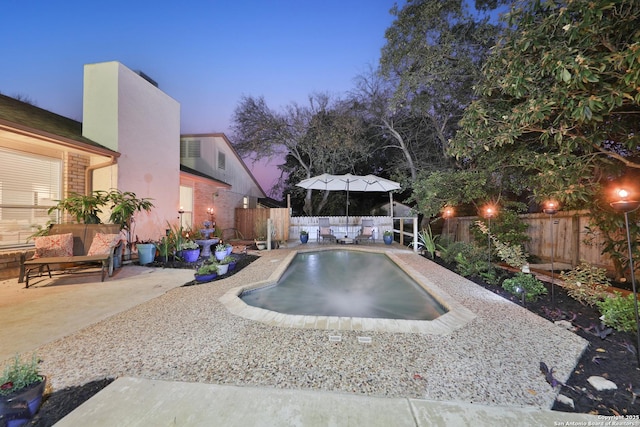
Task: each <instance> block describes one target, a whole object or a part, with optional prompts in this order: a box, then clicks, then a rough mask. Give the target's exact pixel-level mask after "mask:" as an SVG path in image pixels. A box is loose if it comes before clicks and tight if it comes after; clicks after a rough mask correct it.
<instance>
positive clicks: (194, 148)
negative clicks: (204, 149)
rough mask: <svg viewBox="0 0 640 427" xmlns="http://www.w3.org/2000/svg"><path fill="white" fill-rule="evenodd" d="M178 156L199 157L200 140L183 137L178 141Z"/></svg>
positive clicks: (184, 157)
mask: <svg viewBox="0 0 640 427" xmlns="http://www.w3.org/2000/svg"><path fill="white" fill-rule="evenodd" d="M180 157H181V158H183V159H186V158H192V159H193V158H199V157H200V140H199V139H185V140H182V141H180Z"/></svg>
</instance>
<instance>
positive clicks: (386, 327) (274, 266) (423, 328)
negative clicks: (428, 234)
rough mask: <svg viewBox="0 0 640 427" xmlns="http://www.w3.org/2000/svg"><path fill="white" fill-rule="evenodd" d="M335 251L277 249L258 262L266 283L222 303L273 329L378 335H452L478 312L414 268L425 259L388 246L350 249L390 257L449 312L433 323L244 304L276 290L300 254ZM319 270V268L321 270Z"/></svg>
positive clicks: (253, 285) (250, 285)
mask: <svg viewBox="0 0 640 427" xmlns="http://www.w3.org/2000/svg"><path fill="white" fill-rule="evenodd" d="M319 250H320V251H335V250H338V249H336V248H331V247H329V248H316V249H303V250H286V249H285V250H282V249H280V250H278V251H277V252H272V253H271V254H265V256H263V257H262V258H263V259H260V260H258V261H256V263H261V262H262V263H263V266H262V267H261V268H262V269H263V271H265V272H266V271H268V272H269V273H268V274H267V275H266V276H262V277H268V278H267V279H266V280H260V279H257V280H256V279H254V280H255V281H254V282H253V283H247V284H246V285H244V286H239V287H235V288H232V289H230V290H229V291H227V292H226V293H225V294H224V295H223V296H222V297H220V302H221V303H222V304H223V305H224V306H225V307H226V308H227V310H228V311H229V312H231V313H232V314H234V315H237V316H239V317H242V318H245V319H248V320H251V321H256V322H261V323H265V324H267V325H270V326H278V327H285V328H299V329H325V330H334V331H340V330H345V331H347V330H351V331H376V332H401V333H427V334H435V335H446V334H449V333H451V332H453V331H455V330H457V329H459V328H461V327H463V326H464V325H466V324H468V323H469V322H471V321H472V320H473V319H474V318H475V317H476V315H475V313H473V312H472V311H470V310H469V309H467V308H466V307H465V306H464V305H463V304H461V303H460V302H458V301H456V300H455V299H453V298H452V297H451V296H449V295H448V294H447V293H446V292H444V291H443V290H442V289H440V288H439V287H438V285H437V280H439V277H434V278H427V277H425V276H423V275H421V274H420V273H418V271H417V270H416V269H415V268H413V267H412V264H414V263H418V264H421V263H424V262H430V261H427V260H426V259H425V258H423V257H421V256H419V255H417V254H414V253H413V252H412V251H409V250H406V249H388V248H386V247H375V246H367V247H349V248H348V249H339V250H348V251H354V252H368V253H376V254H381V255H383V256H386V257H388V259H389V260H390V261H391V262H392V263H393V264H394V268H396V267H397V268H399V269H401V270H402V271H403V272H404V273H405V274H407V275H408V276H410V277H411V278H412V279H413V280H414V281H415V282H416V283H417V285H418V286H419V287H420V288H422V289H423V290H425V291H427V292H428V293H429V294H430V295H431V297H432V298H433V299H434V300H435V301H436V302H437V303H438V305H440V306H441V307H442V308H443V309H445V310H446V312H445V313H444V314H441V315H440V316H438V317H437V318H435V319H433V320H414V319H391V318H375V317H366V316H365V317H362V316H361V315H350V316H343V315H322V314H287V313H281V312H278V311H274V310H268V309H264V308H260V307H254V306H252V305H249V304H247V303H246V302H245V301H243V300H242V299H241V298H240V296H241V295H242V294H243V293H245V294H247V293H249V294H250V293H251V291H254V290H257V289H266V288H271V287H274V286H275V285H276V284H277V283H278V281H279V280H280V279H281V278H283V277H284V276H285V275H286V274H287V271H288V267H289V266H290V265H291V264H292V263H293V261H294V259H295V257H296V256H297V255H298V254H305V253H310V252H311V253H312V252H318V251H319ZM318 268H320V267H318Z"/></svg>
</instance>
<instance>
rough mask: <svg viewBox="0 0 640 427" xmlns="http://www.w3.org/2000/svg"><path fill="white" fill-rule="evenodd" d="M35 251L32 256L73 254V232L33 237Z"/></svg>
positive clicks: (44, 256) (45, 256)
mask: <svg viewBox="0 0 640 427" xmlns="http://www.w3.org/2000/svg"><path fill="white" fill-rule="evenodd" d="M34 240H35V245H36V253H35V254H33V257H34V258H48V257H67V256H73V234H72V233H66V234H52V235H50V236H40V237H36V238H35V239H34Z"/></svg>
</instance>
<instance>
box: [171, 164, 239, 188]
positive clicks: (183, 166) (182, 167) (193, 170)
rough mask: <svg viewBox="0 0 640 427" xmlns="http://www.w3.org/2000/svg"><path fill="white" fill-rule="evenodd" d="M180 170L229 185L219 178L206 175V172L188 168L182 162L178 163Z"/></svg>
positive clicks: (229, 185)
mask: <svg viewBox="0 0 640 427" xmlns="http://www.w3.org/2000/svg"><path fill="white" fill-rule="evenodd" d="M180 172H185V173H188V174H189V175H194V176H197V177H200V178H205V179H208V180H211V181H215V182H217V183H220V184H222V185H225V186H227V187H231V184H228V183H226V182H224V181H220V180H219V179H217V178H214V177H212V176H211V175H207V174H206V173H202V172H200V171H197V170H195V169H192V168H190V167H188V166H185V165H183V164H182V163H181V164H180Z"/></svg>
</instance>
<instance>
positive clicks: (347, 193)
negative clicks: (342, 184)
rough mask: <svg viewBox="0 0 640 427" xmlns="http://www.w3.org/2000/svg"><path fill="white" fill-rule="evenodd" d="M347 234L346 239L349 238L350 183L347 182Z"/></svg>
mask: <svg viewBox="0 0 640 427" xmlns="http://www.w3.org/2000/svg"><path fill="white" fill-rule="evenodd" d="M346 225H347V232H346V233H345V234H346V236H344V237H345V238H349V181H348V180H347V224H346Z"/></svg>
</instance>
